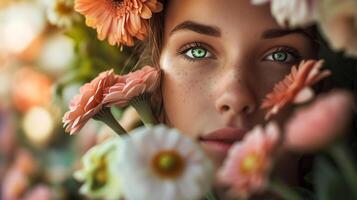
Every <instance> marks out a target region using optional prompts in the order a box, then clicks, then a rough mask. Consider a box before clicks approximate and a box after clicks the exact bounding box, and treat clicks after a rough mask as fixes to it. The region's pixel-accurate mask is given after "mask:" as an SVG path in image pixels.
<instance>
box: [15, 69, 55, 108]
mask: <svg viewBox="0 0 357 200" xmlns="http://www.w3.org/2000/svg"><path fill="white" fill-rule="evenodd" d="M12 85H13V88H12V100H13V102H14V104H15V106H16V108H17V109H18V110H19V111H21V112H26V111H28V110H29V109H30V108H31V107H33V106H38V105H48V104H49V103H50V102H51V86H52V80H51V79H50V78H49V77H48V76H46V75H45V74H42V73H40V72H38V71H36V70H34V69H33V68H32V67H23V68H21V69H19V70H18V71H17V72H16V73H15V77H14V80H13V84H12Z"/></svg>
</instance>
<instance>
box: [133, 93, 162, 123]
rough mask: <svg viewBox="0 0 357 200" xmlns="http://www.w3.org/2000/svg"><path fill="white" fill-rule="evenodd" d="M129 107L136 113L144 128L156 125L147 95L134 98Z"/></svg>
mask: <svg viewBox="0 0 357 200" xmlns="http://www.w3.org/2000/svg"><path fill="white" fill-rule="evenodd" d="M130 105H131V106H133V107H134V108H135V110H136V111H137V112H138V114H139V115H140V118H141V120H142V121H143V122H144V124H145V126H153V125H155V124H157V120H156V118H155V117H154V114H153V112H152V110H151V106H150V96H149V95H148V94H147V93H144V94H142V95H139V96H136V97H134V98H133V99H132V100H131V101H130Z"/></svg>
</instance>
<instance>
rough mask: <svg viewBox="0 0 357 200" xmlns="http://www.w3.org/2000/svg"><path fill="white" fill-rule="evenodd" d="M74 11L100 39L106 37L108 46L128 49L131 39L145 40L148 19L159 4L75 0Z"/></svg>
mask: <svg viewBox="0 0 357 200" xmlns="http://www.w3.org/2000/svg"><path fill="white" fill-rule="evenodd" d="M74 8H75V10H76V11H78V12H80V13H81V14H83V15H84V16H85V17H86V23H87V25H88V26H90V27H92V28H95V29H97V33H98V38H99V39H100V40H104V39H105V38H107V37H108V42H109V44H110V45H120V44H124V45H127V46H132V45H133V43H134V41H133V38H134V37H135V38H138V39H140V40H143V39H144V38H145V37H146V35H147V34H148V29H149V24H148V19H150V18H151V16H152V13H157V12H160V11H161V10H162V8H163V5H162V4H161V3H160V2H158V0H76V1H75V6H74Z"/></svg>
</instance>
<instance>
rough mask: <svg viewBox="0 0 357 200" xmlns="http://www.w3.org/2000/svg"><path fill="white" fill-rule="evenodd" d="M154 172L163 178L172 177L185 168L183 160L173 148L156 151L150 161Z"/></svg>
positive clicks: (178, 174)
mask: <svg viewBox="0 0 357 200" xmlns="http://www.w3.org/2000/svg"><path fill="white" fill-rule="evenodd" d="M151 167H152V169H153V171H154V173H155V174H157V175H159V176H160V177H162V178H165V179H174V178H176V177H178V176H180V175H181V174H182V172H183V170H184V168H185V160H184V159H183V158H182V156H181V155H180V154H178V153H177V152H176V151H173V150H165V151H161V152H158V153H157V154H156V155H155V156H154V158H153V160H152V163H151Z"/></svg>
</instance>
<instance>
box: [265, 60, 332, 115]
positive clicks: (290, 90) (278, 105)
mask: <svg viewBox="0 0 357 200" xmlns="http://www.w3.org/2000/svg"><path fill="white" fill-rule="evenodd" d="M322 64H323V60H319V61H316V60H308V61H304V60H303V61H301V63H300V64H299V66H295V65H294V66H293V67H292V69H291V72H290V74H289V75H287V76H286V77H285V78H284V80H282V81H280V82H279V83H277V84H276V85H275V86H274V90H273V92H271V93H269V94H267V96H266V98H265V99H264V101H263V103H262V105H261V108H263V109H268V111H267V113H266V116H265V119H269V118H270V117H271V115H273V114H277V113H278V112H279V110H280V109H282V108H283V107H284V106H285V105H287V104H289V103H292V102H293V103H303V102H306V101H308V100H309V99H311V98H312V97H313V96H314V93H313V91H312V89H311V88H310V86H311V85H313V84H315V83H317V82H318V81H320V80H321V79H323V78H325V77H327V76H329V75H330V74H331V72H330V71H329V70H323V71H320V68H321V67H322Z"/></svg>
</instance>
